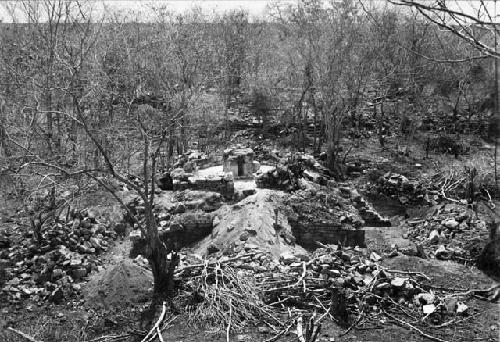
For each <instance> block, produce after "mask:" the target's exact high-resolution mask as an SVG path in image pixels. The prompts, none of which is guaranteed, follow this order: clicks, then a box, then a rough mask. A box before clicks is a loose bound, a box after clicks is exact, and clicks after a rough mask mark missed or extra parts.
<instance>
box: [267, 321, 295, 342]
mask: <svg viewBox="0 0 500 342" xmlns="http://www.w3.org/2000/svg"><path fill="white" fill-rule="evenodd" d="M294 325H295V320H293V321H292V323H290V325H288V326H287V327H286V328H285V329H282V330H280V332H279V333H277V334H276V335H274V336H273V337H271V338H268V339H267V340H265V341H264V342H274V341H276V340H277V339H279V338H280V337H281V336H283V335H285V334H287V333H288V332H289V331H290V329H291V328H292V327H293V326H294Z"/></svg>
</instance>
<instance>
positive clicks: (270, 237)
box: [193, 189, 305, 257]
mask: <svg viewBox="0 0 500 342" xmlns="http://www.w3.org/2000/svg"><path fill="white" fill-rule="evenodd" d="M285 196H287V194H285V193H284V192H281V191H274V190H267V189H257V192H256V193H255V194H254V195H251V196H249V197H247V198H245V199H244V200H242V201H241V202H239V203H237V204H234V205H224V206H222V207H221V208H220V209H219V210H217V211H215V212H214V215H215V216H214V229H213V231H212V234H211V235H210V236H207V237H206V238H205V239H203V240H201V241H200V242H198V243H197V244H196V245H195V246H194V247H193V252H194V253H196V254H201V255H206V254H210V253H215V252H222V253H224V254H232V253H237V252H239V251H241V250H243V249H253V248H256V249H259V250H261V251H263V252H270V253H271V254H272V255H273V256H275V257H278V256H279V255H280V254H282V253H284V252H291V253H304V252H305V251H304V249H303V248H302V247H300V246H298V245H295V238H294V237H293V235H292V231H291V228H290V225H289V224H288V220H287V216H286V215H285V213H286V211H287V208H285V207H284V206H283V204H282V202H283V199H284V197H285ZM275 210H277V212H276V211H275Z"/></svg>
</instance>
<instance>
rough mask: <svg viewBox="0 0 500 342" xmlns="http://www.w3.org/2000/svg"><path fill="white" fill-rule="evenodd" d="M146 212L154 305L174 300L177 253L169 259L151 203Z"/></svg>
mask: <svg viewBox="0 0 500 342" xmlns="http://www.w3.org/2000/svg"><path fill="white" fill-rule="evenodd" d="M145 207H146V208H145V211H146V233H147V235H148V236H147V240H148V247H147V251H146V257H147V259H148V261H149V265H150V266H151V270H152V272H153V280H154V286H153V304H156V303H158V302H159V301H161V300H162V299H165V298H172V297H173V295H174V269H175V266H176V263H177V255H176V253H175V252H174V253H172V258H171V260H168V259H167V254H168V253H169V252H170V251H168V250H167V248H166V246H165V244H164V243H163V242H162V241H161V240H160V237H159V235H158V229H157V226H156V220H155V218H154V214H153V207H152V205H151V204H150V203H147V204H146V206H145Z"/></svg>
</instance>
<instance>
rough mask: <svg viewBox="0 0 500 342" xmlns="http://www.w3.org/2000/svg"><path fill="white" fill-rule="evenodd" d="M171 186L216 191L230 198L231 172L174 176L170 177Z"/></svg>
mask: <svg viewBox="0 0 500 342" xmlns="http://www.w3.org/2000/svg"><path fill="white" fill-rule="evenodd" d="M172 178H174V179H173V182H172V187H173V190H174V191H182V190H186V189H190V190H202V191H213V192H218V193H220V194H221V195H222V196H224V197H226V198H228V199H232V198H233V196H234V179H233V175H232V174H231V173H225V174H222V175H218V176H210V177H195V176H192V177H185V178H180V179H178V178H175V177H172Z"/></svg>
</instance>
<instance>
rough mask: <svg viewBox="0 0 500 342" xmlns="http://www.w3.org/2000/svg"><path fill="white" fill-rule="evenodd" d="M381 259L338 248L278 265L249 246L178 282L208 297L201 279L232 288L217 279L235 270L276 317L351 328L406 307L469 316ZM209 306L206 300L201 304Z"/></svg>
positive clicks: (188, 267) (188, 271)
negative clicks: (324, 319)
mask: <svg viewBox="0 0 500 342" xmlns="http://www.w3.org/2000/svg"><path fill="white" fill-rule="evenodd" d="M381 259H382V258H381V257H380V256H379V255H377V254H376V253H373V252H372V253H371V254H370V255H369V256H368V255H366V254H365V253H364V251H363V250H361V249H358V248H341V247H339V246H337V245H329V246H324V247H322V248H319V249H317V250H316V251H315V252H314V253H313V254H312V255H310V256H309V255H308V254H302V253H300V254H293V253H290V252H285V253H283V254H282V255H281V256H280V257H279V259H276V258H273V257H272V255H270V254H268V253H265V252H261V251H259V249H258V247H256V246H253V245H246V246H245V249H244V250H242V251H241V252H240V253H238V254H235V255H231V256H223V257H221V258H217V259H216V258H209V259H207V260H199V259H193V258H191V259H189V258H184V261H183V263H182V264H181V265H180V267H179V268H178V270H177V272H176V277H177V278H178V279H182V281H181V283H182V284H183V290H184V291H185V292H186V293H188V294H189V293H198V295H201V296H203V295H207V293H206V292H208V291H207V290H205V291H201V290H200V283H199V280H200V278H201V279H204V281H205V282H204V286H209V285H210V284H211V285H213V286H219V287H223V286H227V285H226V283H225V282H224V281H221V280H220V279H218V276H219V275H221V276H222V275H224V274H225V273H226V272H227V273H229V272H231V270H235V271H236V272H237V274H239V275H240V277H241V278H240V279H248V281H253V282H254V286H256V287H257V293H259V294H260V298H259V299H260V300H261V301H262V303H263V304H262V305H265V307H266V308H272V310H274V311H275V312H276V311H283V310H285V311H286V308H287V307H291V308H299V309H305V310H315V311H317V312H329V313H330V314H332V315H333V316H334V318H335V319H336V320H337V321H340V322H341V323H344V324H346V325H347V326H349V325H350V324H352V323H353V322H354V321H355V318H356V316H358V317H359V315H361V314H362V312H364V314H368V313H370V312H371V313H374V314H377V313H382V312H384V311H383V310H384V309H386V308H389V307H392V309H393V310H394V309H395V310H397V308H401V307H403V308H405V309H406V310H410V311H411V312H412V314H413V315H415V316H417V317H418V316H420V317H421V318H423V319H425V318H426V317H429V315H431V314H433V313H437V312H439V313H440V317H439V319H441V320H444V319H445V316H446V315H453V316H454V315H456V314H462V315H464V314H467V310H468V307H467V305H466V304H465V303H464V302H462V301H461V299H460V298H457V297H454V296H444V295H443V296H441V295H439V294H438V293H436V292H433V291H432V290H431V289H430V288H429V287H428V286H427V285H425V284H424V283H425V280H428V278H427V277H426V276H425V275H424V274H421V273H418V272H413V273H408V272H404V271H397V270H389V269H386V268H384V267H382V266H381V264H380V261H381ZM216 279H218V280H219V282H218V285H217V282H216ZM243 281H244V280H240V282H243ZM200 291H201V292H200ZM221 292H223V291H221ZM221 297H222V296H221ZM339 297H341V298H339ZM209 300H210V299H209V298H206V297H205V299H204V300H199V301H198V304H199V305H205V304H206V302H205V301H209ZM222 301H223V300H222V299H221V302H222ZM334 303H337V304H334ZM190 304H191V305H192V303H190ZM332 307H333V310H329V311H328V308H332ZM222 309H223V308H222ZM265 312H266V313H267V312H269V310H266V311H265ZM254 313H255V312H254ZM233 314H237V313H234V312H233ZM267 318H268V317H264V319H267ZM197 319H198V320H200V319H201V320H202V319H203V317H197ZM248 323H250V324H251V323H252V322H248Z"/></svg>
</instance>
